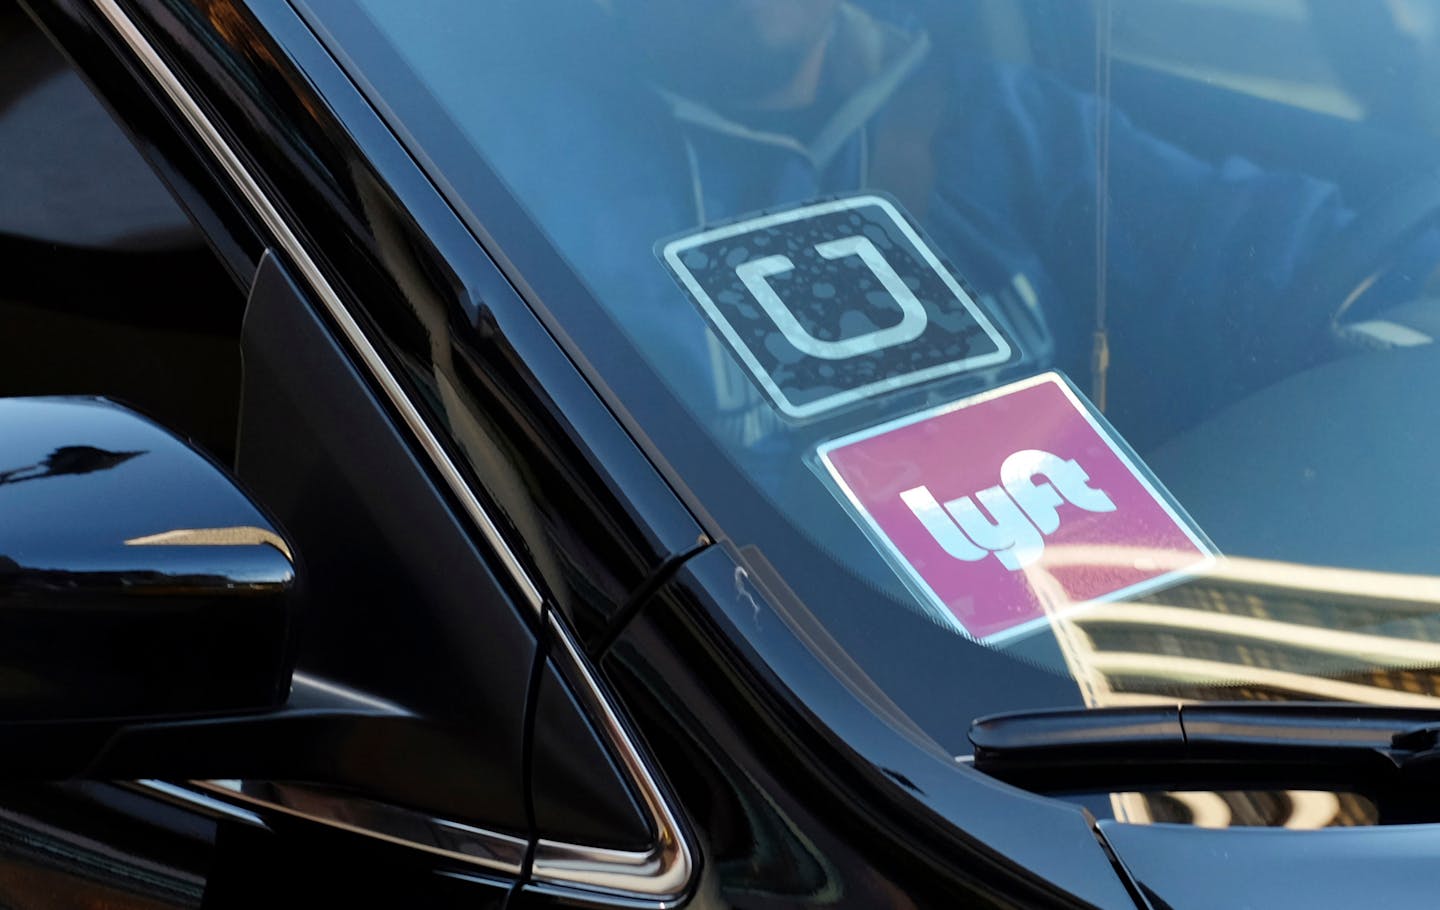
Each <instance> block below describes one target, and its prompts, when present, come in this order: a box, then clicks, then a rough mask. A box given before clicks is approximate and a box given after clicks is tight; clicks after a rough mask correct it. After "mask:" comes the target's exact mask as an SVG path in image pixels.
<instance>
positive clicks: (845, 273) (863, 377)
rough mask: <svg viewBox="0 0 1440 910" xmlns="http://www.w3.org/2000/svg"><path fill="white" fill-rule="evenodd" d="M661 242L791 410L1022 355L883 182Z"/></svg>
mask: <svg viewBox="0 0 1440 910" xmlns="http://www.w3.org/2000/svg"><path fill="white" fill-rule="evenodd" d="M661 255H662V257H663V258H664V260H665V263H666V265H667V266H668V267H669V268H670V270H671V271H672V272H673V273H674V274H675V277H676V278H677V279H678V280H679V281H680V283H681V284H682V285H683V286H684V287H685V289H686V291H687V292H689V294H690V296H691V297H692V298H693V299H694V301H695V303H696V304H697V305H699V307H700V308H701V309H702V310H703V311H704V312H705V315H706V316H707V317H708V318H709V320H710V322H711V323H712V324H713V325H714V326H715V329H716V330H717V331H718V332H719V333H720V335H721V336H722V337H723V338H724V339H725V341H726V343H727V344H728V345H729V346H730V348H731V350H732V351H733V352H734V354H735V356H736V357H737V358H739V360H740V361H741V362H742V363H744V364H745V366H746V368H747V369H748V370H749V372H750V375H751V376H752V377H753V378H754V380H755V382H756V383H757V384H758V385H759V386H760V387H761V388H762V389H764V390H765V392H766V394H767V395H768V396H769V397H770V399H771V400H772V401H773V402H774V403H775V406H776V407H777V408H778V409H779V410H780V411H781V412H782V413H784V414H786V415H788V416H790V417H795V418H805V417H813V416H815V415H817V414H822V413H824V412H826V411H830V410H833V409H835V408H838V407H841V406H843V405H846V404H849V403H851V402H854V401H859V400H861V399H864V398H868V397H871V396H873V395H879V394H881V393H884V392H889V391H892V390H894V389H899V388H903V387H905V386H909V385H914V384H916V383H920V382H926V381H928V380H932V379H937V378H939V377H942V376H948V375H951V374H955V373H962V372H965V371H969V370H976V369H981V368H984V367H994V366H999V365H1001V364H1005V363H1008V362H1010V361H1011V360H1012V359H1014V358H1015V356H1016V352H1015V349H1014V346H1013V345H1012V344H1011V342H1010V340H1009V339H1007V338H1006V336H1005V335H1004V334H1003V333H1002V332H1001V331H1000V329H999V328H997V325H996V323H995V321H994V320H992V319H991V318H990V317H989V316H987V315H986V314H985V312H984V311H983V310H982V309H981V307H980V306H979V305H977V304H976V303H975V301H974V300H973V299H972V298H971V297H970V295H969V294H968V293H966V291H965V289H964V288H963V287H962V286H961V284H960V282H959V281H957V280H956V278H955V276H954V275H952V274H951V273H950V271H949V270H948V269H946V268H945V266H944V265H943V264H942V263H941V262H940V260H939V258H938V257H937V256H936V255H935V253H934V252H933V251H932V250H931V249H930V247H929V245H928V244H926V242H925V240H924V239H923V238H922V237H921V236H920V234H919V232H918V231H916V230H915V228H914V227H912V226H911V225H910V223H909V222H908V221H907V220H906V219H905V217H904V216H903V215H901V214H900V212H899V210H898V209H897V208H896V206H895V205H894V204H893V203H892V202H890V201H889V200H887V199H884V198H882V197H879V196H855V197H850V198H846V199H838V200H835V201H832V202H824V203H819V204H816V205H809V206H804V207H802V208H797V209H793V210H790V211H786V212H777V213H774V214H770V215H765V216H762V217H758V218H750V219H747V220H744V221H740V222H737V223H735V224H730V225H726V226H725V227H720V228H715V229H714V230H709V231H705V232H703V233H700V234H696V235H694V236H690V237H682V238H680V239H678V240H673V241H671V242H670V243H668V244H666V245H665V247H664V249H663V251H662V254H661Z"/></svg>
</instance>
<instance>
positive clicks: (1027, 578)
mask: <svg viewBox="0 0 1440 910" xmlns="http://www.w3.org/2000/svg"><path fill="white" fill-rule="evenodd" d="M819 455H820V459H821V461H822V462H823V463H824V465H825V467H826V468H827V469H828V471H829V472H830V476H831V477H832V478H834V480H835V482H836V483H837V484H838V485H839V487H840V489H841V491H842V492H843V493H844V494H845V496H846V498H847V499H848V500H849V501H850V503H851V505H852V506H853V507H854V508H855V509H856V510H857V511H858V513H859V517H860V519H861V521H862V524H864V525H865V526H866V527H867V529H868V530H869V531H871V532H872V533H873V535H874V536H875V537H876V538H877V539H878V540H879V542H880V543H881V545H882V546H883V547H884V548H885V549H886V550H887V551H888V553H889V555H890V556H891V557H892V561H893V562H894V563H895V564H896V566H897V568H898V569H899V570H900V572H901V574H902V575H903V576H904V577H905V578H906V580H907V581H908V582H909V583H910V585H911V586H912V587H913V588H914V589H915V590H916V591H917V593H919V594H920V595H921V596H922V597H923V599H924V600H925V601H926V602H927V605H928V606H929V607H931V608H932V609H934V610H935V612H936V613H937V614H938V615H940V616H943V617H944V618H945V619H947V620H949V621H951V622H953V623H955V624H957V625H958V626H959V627H960V629H961V631H963V632H964V633H965V634H967V635H969V636H971V637H973V638H977V639H980V640H983V641H988V642H997V641H1000V640H1003V639H1006V638H1010V637H1013V636H1015V635H1019V634H1022V633H1025V632H1028V631H1031V630H1034V629H1038V628H1041V627H1044V626H1045V625H1047V624H1048V622H1049V618H1050V617H1052V616H1055V615H1058V614H1060V613H1062V612H1064V611H1066V610H1069V609H1072V608H1074V607H1076V606H1079V605H1082V604H1086V603H1094V602H1097V601H1107V600H1117V599H1120V598H1123V597H1129V596H1133V595H1136V594H1139V593H1141V592H1143V591H1146V590H1150V589H1153V588H1156V587H1159V586H1161V585H1164V584H1167V583H1171V582H1174V581H1177V580H1179V579H1180V578H1182V577H1184V576H1186V575H1189V574H1191V573H1193V572H1196V571H1198V570H1200V569H1201V568H1203V567H1204V566H1206V565H1208V564H1209V563H1210V561H1211V560H1212V559H1213V558H1214V556H1213V552H1214V551H1213V549H1212V548H1211V546H1210V544H1209V542H1208V541H1207V540H1206V539H1205V538H1204V536H1203V535H1202V534H1201V533H1200V532H1199V531H1198V530H1196V529H1195V528H1193V526H1192V525H1191V523H1190V522H1189V520H1188V519H1187V518H1186V517H1185V516H1184V515H1183V513H1181V511H1180V510H1179V508H1178V507H1176V506H1174V505H1172V504H1171V502H1170V501H1169V499H1168V497H1167V496H1166V495H1165V494H1164V493H1163V492H1161V490H1160V488H1159V484H1158V483H1157V482H1156V481H1155V480H1153V479H1152V478H1151V477H1150V476H1149V474H1148V472H1146V471H1145V470H1144V469H1142V468H1141V467H1140V466H1139V465H1138V464H1137V462H1136V460H1135V458H1134V457H1133V456H1131V455H1129V454H1127V453H1126V451H1125V450H1124V447H1123V446H1121V445H1119V444H1117V442H1116V441H1115V440H1114V439H1112V438H1111V437H1110V435H1109V433H1108V431H1107V430H1106V429H1105V428H1104V427H1103V426H1102V425H1101V423H1100V421H1099V420H1097V419H1096V417H1095V416H1094V415H1093V414H1092V412H1091V410H1090V407H1089V406H1088V405H1087V404H1086V403H1085V402H1084V401H1083V400H1082V399H1081V398H1080V396H1079V395H1078V393H1076V392H1075V391H1074V390H1073V389H1072V388H1071V387H1070V385H1069V383H1067V382H1066V381H1065V379H1064V378H1063V377H1062V376H1061V375H1060V374H1058V373H1045V374H1043V375H1040V376H1035V377H1032V378H1030V379H1026V380H1023V381H1021V382H1017V383H1013V384H1011V385H1007V386H1004V387H1002V388H999V389H995V390H993V391H990V392H986V393H985V394H983V395H977V396H975V397H973V398H966V399H964V400H962V401H958V402H955V403H953V404H948V405H942V406H941V407H938V408H932V409H930V410H928V411H924V412H922V413H919V414H913V415H910V416H908V417H903V418H901V419H899V420H894V421H891V422H890V423H887V424H883V425H881V426H878V427H872V428H871V429H869V430H864V431H862V432H859V433H854V434H851V435H849V436H846V437H844V438H842V439H837V440H834V441H832V442H829V443H826V444H825V445H823V446H821V447H820V449H819Z"/></svg>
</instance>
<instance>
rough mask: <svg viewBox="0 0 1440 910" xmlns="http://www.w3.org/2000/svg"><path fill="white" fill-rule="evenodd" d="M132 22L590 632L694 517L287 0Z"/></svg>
mask: <svg viewBox="0 0 1440 910" xmlns="http://www.w3.org/2000/svg"><path fill="white" fill-rule="evenodd" d="M137 14H138V18H139V20H140V21H141V23H142V24H144V25H145V26H146V28H147V30H149V31H151V32H152V33H153V34H155V35H157V36H160V37H162V39H163V40H164V42H165V44H166V46H167V47H168V48H170V49H171V52H172V54H173V63H174V64H175V66H176V68H177V69H178V70H179V71H180V72H181V73H183V74H184V75H185V76H186V78H187V79H188V80H189V81H190V82H191V83H192V84H194V85H195V86H196V87H197V89H198V90H199V91H200V93H201V94H202V95H203V96H204V97H205V98H206V100H207V102H209V104H210V105H212V108H213V111H214V113H215V115H216V116H217V118H218V119H219V120H220V121H221V122H222V123H224V125H225V127H226V129H227V130H228V131H229V132H231V133H232V134H233V135H235V137H236V140H237V144H238V145H239V147H240V148H242V149H243V151H244V153H245V155H246V156H247V157H248V159H249V161H250V163H252V164H253V165H254V166H255V167H257V168H258V169H259V170H260V171H262V172H263V173H264V174H265V175H266V178H267V181H268V185H269V186H270V187H272V188H273V190H274V196H275V198H276V200H277V201H278V203H279V204H280V205H281V206H282V208H283V209H285V210H286V212H287V213H288V214H290V215H291V216H292V224H294V225H295V226H296V228H297V233H299V234H300V237H301V240H302V242H305V243H306V245H307V247H308V248H309V249H310V250H311V251H312V254H313V255H315V257H316V259H317V261H318V264H319V265H320V267H321V269H322V270H323V271H324V272H325V273H326V275H327V278H328V279H329V280H330V281H331V282H332V283H333V284H334V286H335V287H336V288H337V290H338V291H339V292H340V294H341V296H342V297H343V298H344V299H345V302H346V303H347V305H349V306H350V307H351V308H352V311H353V312H354V313H355V315H356V316H357V318H358V319H360V321H361V322H362V324H363V325H364V326H365V327H366V328H367V329H369V330H370V331H371V333H372V334H371V337H372V338H373V339H374V340H376V341H377V342H378V343H379V347H380V348H381V350H382V353H383V354H384V355H385V356H386V358H387V360H388V361H389V364H390V367H391V368H392V370H393V371H394V372H395V373H396V374H397V375H398V376H399V377H400V378H401V380H402V381H403V382H405V383H406V385H407V387H408V389H409V391H410V396H411V399H412V400H413V401H414V402H415V403H416V404H417V405H418V406H419V407H420V408H421V409H422V410H423V411H424V412H425V413H426V415H427V417H428V418H429V420H430V422H431V424H432V426H434V427H436V428H437V429H439V430H440V431H441V432H442V434H443V435H444V436H445V441H446V443H447V446H448V447H449V450H450V454H451V455H452V457H454V458H455V460H456V462H457V463H458V464H460V465H461V466H462V467H463V468H465V469H466V470H467V473H469V474H470V475H471V477H472V478H473V479H474V480H475V486H476V487H477V491H478V492H479V494H480V496H481V498H482V500H483V501H484V502H485V504H486V506H487V508H488V510H489V511H490V513H491V515H492V516H493V517H494V518H495V519H496V520H497V523H498V524H500V525H501V527H502V529H503V530H504V531H505V533H506V534H507V536H508V537H510V538H511V539H512V540H515V541H516V542H517V546H516V549H517V550H518V551H519V552H520V553H521V554H522V558H523V559H524V561H525V564H526V567H527V569H528V570H529V572H530V574H531V575H532V576H533V577H535V578H536V579H538V580H539V581H540V582H541V584H542V587H543V588H544V590H545V593H546V594H547V595H548V596H549V597H550V598H551V599H552V601H553V602H554V604H555V605H556V606H557V607H558V608H559V609H560V610H561V611H562V612H563V613H564V614H565V615H567V616H568V617H569V618H570V619H571V621H572V622H574V623H575V625H576V628H577V631H579V632H580V633H581V635H582V636H583V637H587V638H588V637H589V636H591V635H595V634H599V633H600V632H601V631H602V630H603V629H604V628H605V626H606V624H607V622H608V620H609V618H610V617H611V616H613V615H615V613H616V612H617V611H618V610H619V609H620V608H621V607H622V606H623V605H624V604H625V603H626V602H627V600H628V599H629V598H630V596H631V595H632V594H633V592H635V591H636V590H637V589H639V588H640V587H641V586H642V585H643V584H644V582H645V580H646V579H647V577H648V576H649V574H650V572H651V570H652V569H653V568H654V566H656V565H658V564H659V563H660V562H662V561H663V560H665V559H666V558H667V557H671V556H673V555H675V554H677V553H683V552H687V551H689V550H691V549H693V548H694V547H695V546H696V544H697V542H698V541H699V540H700V539H701V536H702V535H701V530H700V528H699V526H698V525H697V524H696V523H695V522H694V520H693V519H692V518H691V517H690V515H689V514H688V512H687V511H686V510H685V509H684V508H682V507H681V506H680V505H679V504H678V503H677V502H676V501H675V499H674V497H673V495H671V494H670V493H669V491H668V490H666V489H665V487H664V486H663V485H662V484H660V483H659V482H658V477H657V475H656V473H655V470H654V468H653V467H652V466H651V465H650V464H649V463H648V462H647V461H646V460H645V458H644V457H643V456H642V455H641V453H640V451H639V450H638V449H637V448H636V446H635V443H634V442H633V441H632V440H631V439H630V438H629V437H628V436H627V435H626V434H625V432H624V431H623V430H622V429H621V428H620V427H619V426H618V425H616V423H615V421H614V418H613V417H612V415H611V414H610V413H609V412H608V411H607V410H606V408H605V407H604V405H603V404H602V403H601V401H600V399H599V398H598V397H597V396H596V393H595V392H594V391H593V390H592V389H591V388H590V387H589V386H588V385H587V384H586V382H585V380H584V379H583V378H582V377H581V375H580V373H579V372H578V371H577V370H576V369H575V367H574V365H573V364H572V363H571V362H570V361H569V359H568V358H567V357H566V356H565V354H564V353H563V352H562V351H561V350H560V349H559V348H558V347H557V346H556V344H555V342H554V339H553V338H552V337H551V335H550V334H549V333H548V332H547V331H546V329H545V328H544V327H543V326H542V325H541V323H540V322H539V321H538V320H537V319H536V317H535V315H534V313H533V312H532V310H531V309H530V308H529V307H528V306H527V305H526V304H525V302H524V301H522V299H521V297H520V295H519V294H518V293H517V292H516V290H515V288H514V287H513V285H512V284H511V283H510V281H509V280H508V279H507V277H506V276H505V275H504V274H503V273H502V272H501V271H500V270H499V269H498V268H497V266H496V265H495V263H494V261H492V260H491V259H490V257H489V256H487V255H486V253H485V252H484V251H483V250H482V249H481V248H480V246H479V245H477V243H476V241H475V238H474V236H473V235H472V234H471V232H470V231H469V230H468V229H467V228H466V227H465V226H464V225H463V224H462V223H461V222H460V221H459V219H457V218H456V216H455V214H454V212H453V211H452V210H451V209H450V207H449V206H448V205H447V204H446V203H445V202H444V200H443V199H442V198H441V197H440V195H439V194H438V193H437V192H436V190H435V188H434V187H433V185H431V183H430V182H429V180H428V179H427V178H426V177H425V176H424V174H423V173H422V172H421V171H420V170H419V168H418V167H417V166H416V164H415V162H414V160H413V159H412V158H411V157H410V156H409V154H408V153H406V151H405V150H404V148H403V147H402V146H401V145H400V143H399V142H398V141H397V140H396V139H395V137H394V136H393V134H391V132H390V131H389V129H388V128H387V127H386V126H385V125H384V123H383V122H382V121H381V120H380V118H379V117H378V116H377V115H376V113H375V112H374V110H373V109H372V108H371V107H370V106H369V104H368V103H367V102H366V101H365V99H364V97H363V96H362V95H361V94H360V93H359V92H358V91H357V89H356V87H355V86H354V84H353V83H352V82H351V81H350V79H349V77H348V76H346V75H345V74H344V73H343V72H342V71H341V70H340V69H339V68H338V67H337V65H336V64H335V61H334V60H333V59H332V58H331V57H330V55H329V54H328V53H327V52H326V51H325V50H324V48H323V47H321V45H320V44H319V43H318V42H317V41H316V40H315V38H314V36H313V35H312V34H311V33H310V32H309V30H308V29H307V28H306V26H305V25H304V23H303V22H301V21H300V19H299V18H298V17H297V16H296V14H295V13H294V11H293V10H292V9H291V8H290V7H289V6H288V5H287V4H285V3H283V2H275V0H267V2H262V3H255V4H249V5H248V6H247V5H242V4H239V3H231V2H228V0H214V2H209V3H205V4H202V5H201V6H199V7H195V6H192V5H191V4H188V3H179V2H163V3H148V4H142V5H140V6H139V7H138V8H137ZM319 213H323V214H319Z"/></svg>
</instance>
